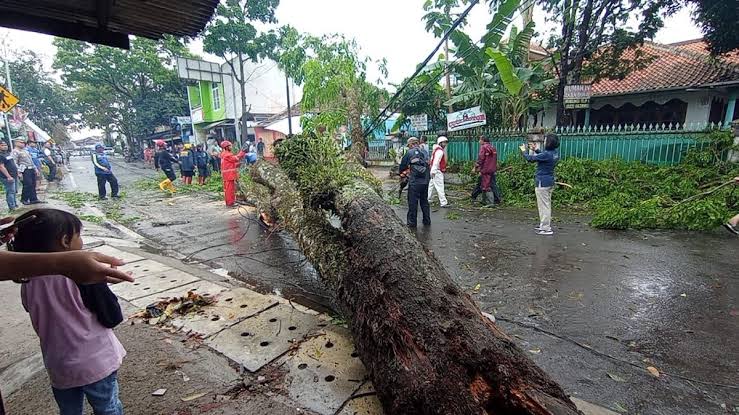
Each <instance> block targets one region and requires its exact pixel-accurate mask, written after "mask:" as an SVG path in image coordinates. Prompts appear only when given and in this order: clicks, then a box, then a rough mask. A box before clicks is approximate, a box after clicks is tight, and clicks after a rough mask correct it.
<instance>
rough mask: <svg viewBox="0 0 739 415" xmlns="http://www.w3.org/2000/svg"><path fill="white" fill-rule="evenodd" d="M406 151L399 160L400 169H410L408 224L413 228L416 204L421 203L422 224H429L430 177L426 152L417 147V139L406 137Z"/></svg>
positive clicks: (416, 216) (416, 209)
mask: <svg viewBox="0 0 739 415" xmlns="http://www.w3.org/2000/svg"><path fill="white" fill-rule="evenodd" d="M408 149H409V150H408V153H406V154H405V156H403V160H401V162H400V167H399V170H400V171H404V170H405V169H410V172H409V174H408V217H407V220H408V226H410V227H411V228H415V227H416V225H417V221H418V205H419V204H420V205H421V213H422V214H423V224H424V225H426V226H428V225H431V212H430V209H429V200H428V191H429V179H430V177H431V174H430V169H429V161H428V158H427V157H426V154H425V153H424V152H423V151H421V149H420V148H418V139H417V138H415V137H411V138H409V139H408Z"/></svg>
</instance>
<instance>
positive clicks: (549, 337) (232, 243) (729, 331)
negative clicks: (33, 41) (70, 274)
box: [73, 159, 739, 415]
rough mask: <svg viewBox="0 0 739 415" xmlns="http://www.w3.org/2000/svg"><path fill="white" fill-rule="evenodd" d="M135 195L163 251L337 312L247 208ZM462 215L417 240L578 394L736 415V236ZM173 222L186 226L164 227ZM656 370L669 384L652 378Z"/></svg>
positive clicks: (137, 172) (128, 204)
mask: <svg viewBox="0 0 739 415" xmlns="http://www.w3.org/2000/svg"><path fill="white" fill-rule="evenodd" d="M87 164H89V163H87V161H86V160H81V159H78V160H73V168H74V172H75V174H74V176H75V181H76V183H77V186H78V187H79V189H81V190H86V191H94V190H95V185H94V178H93V177H92V173H91V172H90V171H89V166H87V167H85V166H86V165H87ZM83 169H87V170H85V171H86V172H87V173H86V174H83ZM116 172H117V174H118V177H119V180H120V182H121V183H122V184H123V186H124V187H125V186H127V185H130V183H132V182H133V181H135V180H136V179H137V178H140V177H142V176H150V175H152V174H153V173H152V172H151V170H142V169H140V168H130V167H127V166H126V165H125V163H122V162H120V161H117V162H116ZM154 190H156V189H154ZM128 194H129V196H128V200H127V201H125V209H126V210H127V213H129V214H135V215H137V216H140V217H141V218H143V219H142V220H141V221H140V222H138V223H137V224H135V225H134V227H135V229H136V230H137V231H138V232H140V233H142V234H144V235H145V236H147V237H149V238H152V239H154V240H156V241H157V242H159V243H161V244H162V245H163V246H164V247H165V248H166V249H169V250H171V251H174V252H177V253H179V254H182V255H190V256H192V257H193V258H194V259H196V260H201V261H206V260H211V262H213V263H215V264H217V265H220V266H223V267H224V268H226V269H228V270H230V271H231V272H232V273H233V275H236V276H237V277H239V278H241V279H244V280H246V281H248V282H250V283H251V284H253V285H254V286H256V287H257V288H259V289H261V290H263V291H277V292H280V293H282V294H283V295H285V296H288V297H291V298H294V299H296V300H297V301H300V302H304V303H306V304H307V305H309V306H312V307H314V308H320V307H321V306H323V307H329V308H330V303H329V301H328V298H327V297H326V296H325V289H324V288H323V287H322V286H321V284H320V283H319V282H318V281H317V279H316V277H315V275H314V274H313V273H311V270H310V267H309V266H306V265H305V263H304V261H303V260H302V257H301V256H300V255H299V253H298V252H296V251H295V250H294V246H293V245H292V243H291V241H290V240H288V239H285V238H283V237H281V236H280V235H268V234H266V233H265V232H264V231H263V230H261V229H260V228H259V227H258V226H257V225H255V224H254V223H253V222H252V221H250V220H248V219H247V217H249V214H248V213H247V212H246V211H244V210H226V209H225V207H223V205H222V203H223V202H222V201H220V200H216V199H213V198H212V197H211V196H209V195H207V194H204V193H197V194H190V195H187V196H176V197H175V198H167V197H163V196H162V195H161V194H160V193H158V192H156V191H150V192H143V193H138V194H134V192H133V191H131V190H129V192H128ZM396 210H397V212H398V214H399V215H401V216H404V215H405V210H404V208H402V207H398V208H397V209H396ZM458 212H459V213H460V215H461V217H462V219H460V220H449V219H446V212H445V211H443V210H441V211H436V212H434V213H433V222H434V224H433V226H432V227H431V228H430V229H427V230H424V229H423V228H421V229H420V230H419V234H418V237H419V239H421V240H422V242H424V244H426V245H427V247H428V248H429V249H431V250H432V251H433V252H434V253H435V254H436V255H437V256H439V258H440V259H441V261H442V263H443V264H444V266H445V267H447V269H448V270H449V271H450V273H451V274H452V275H453V277H454V278H455V280H456V281H457V282H458V283H459V284H460V285H461V286H462V287H463V288H465V289H466V290H468V292H470V294H471V295H472V296H473V297H474V298H475V299H476V300H477V301H478V303H479V304H480V306H481V308H482V309H483V310H484V311H487V312H491V313H493V314H495V315H496V316H497V317H498V318H499V323H500V325H501V326H502V327H503V328H504V329H505V330H506V331H507V332H508V333H510V334H512V335H514V336H516V337H517V338H518V339H519V340H520V343H521V345H522V347H523V348H524V349H525V350H528V351H530V352H529V353H530V354H531V357H532V358H533V359H534V360H535V361H536V362H537V363H538V364H539V365H541V366H542V367H543V368H544V369H546V370H547V371H548V372H550V373H552V374H553V376H554V377H555V378H556V379H558V380H559V381H560V382H562V384H563V385H564V386H565V388H566V389H567V391H568V392H569V393H571V394H573V395H574V396H577V397H580V398H583V399H586V400H589V401H593V402H597V403H599V404H601V405H603V406H606V407H610V408H613V409H618V410H623V411H624V412H625V413H630V414H632V413H633V414H665V415H667V414H670V415H672V414H725V413H727V411H728V412H729V413H731V412H732V411H739V409H735V408H737V407H739V400H738V399H737V396H739V393H738V392H737V389H736V384H737V373H739V364H738V363H737V362H738V361H739V352H738V351H737V350H739V349H737V348H736V347H734V346H732V345H736V344H739V307H737V295H738V294H739V288H737V284H736V279H737V275H739V274H738V273H737V269H738V268H739V259H738V258H737V255H736V252H737V248H738V247H739V240H737V239H736V238H733V237H731V235H728V234H724V233H720V232H717V233H715V234H714V233H682V232H636V231H629V232H605V231H599V230H594V229H591V228H590V227H588V226H587V224H586V222H587V219H586V218H580V217H564V218H560V220H559V223H558V227H557V229H556V231H557V234H556V235H555V236H554V237H550V238H543V237H538V236H536V235H534V234H533V231H532V229H531V227H532V226H533V224H534V223H535V219H534V216H535V214H534V213H533V212H528V211H511V210H500V211H491V212H482V213H481V212H479V211H471V212H467V211H458ZM555 214H557V212H555ZM173 220H181V221H187V223H184V224H183V223H181V224H178V225H169V226H160V227H154V226H153V224H154V223H155V222H167V221H170V222H171V221H173ZM478 284H479V288H478V287H477V286H478ZM476 288H478V289H476ZM547 332H548V333H550V334H546V333H547ZM648 366H652V367H655V368H657V369H658V370H659V371H660V372H662V373H663V375H662V376H661V377H660V378H654V377H652V376H651V375H649V374H648V372H647V371H646V370H645V368H646V367H648ZM665 373H667V374H665ZM720 385H724V386H720ZM727 385H728V386H731V385H734V388H731V387H727ZM722 405H724V406H723V407H722Z"/></svg>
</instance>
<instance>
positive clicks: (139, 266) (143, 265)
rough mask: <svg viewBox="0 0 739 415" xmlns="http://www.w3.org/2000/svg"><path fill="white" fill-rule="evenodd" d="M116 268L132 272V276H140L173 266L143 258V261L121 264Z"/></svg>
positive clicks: (167, 269)
mask: <svg viewBox="0 0 739 415" xmlns="http://www.w3.org/2000/svg"><path fill="white" fill-rule="evenodd" d="M118 269H120V270H121V271H124V272H132V273H133V277H134V278H142V277H146V276H149V275H152V274H155V273H160V272H164V271H171V270H173V269H174V268H172V267H170V266H167V265H164V264H162V263H160V262H156V261H152V260H151V259H145V260H143V261H138V262H134V263H132V264H126V265H123V266H121V267H118Z"/></svg>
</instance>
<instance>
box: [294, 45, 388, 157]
mask: <svg viewBox="0 0 739 415" xmlns="http://www.w3.org/2000/svg"><path fill="white" fill-rule="evenodd" d="M303 45H304V49H305V50H306V53H307V58H306V60H305V63H304V64H303V66H302V76H303V79H304V82H305V86H304V88H303V102H302V107H303V112H304V113H311V114H313V116H312V117H304V120H305V121H304V129H308V130H313V131H316V132H320V131H325V132H327V133H329V134H335V133H337V132H338V130H339V127H341V126H347V127H348V128H349V132H350V134H351V139H352V152H353V153H354V154H355V155H356V156H360V157H361V156H363V155H364V152H365V150H366V148H367V143H366V139H365V137H364V130H363V128H364V123H363V122H362V120H363V118H369V117H374V116H376V115H377V114H378V113H379V107H380V104H381V103H382V102H383V101H385V100H386V99H387V92H386V91H385V90H384V89H382V88H380V87H378V86H377V85H375V84H373V83H370V82H369V81H367V66H368V64H370V63H373V62H374V63H378V66H379V70H380V72H381V73H382V74H383V75H384V76H387V70H386V68H385V65H384V61H380V62H375V61H372V59H370V58H369V57H362V56H360V53H359V50H358V47H357V44H356V42H355V41H354V40H347V39H346V38H344V37H343V36H339V35H331V36H324V37H321V38H315V37H308V38H306V39H305V41H304V42H303Z"/></svg>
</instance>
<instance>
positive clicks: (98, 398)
mask: <svg viewBox="0 0 739 415" xmlns="http://www.w3.org/2000/svg"><path fill="white" fill-rule="evenodd" d="M51 389H52V391H53V392H54V399H56V403H57V405H59V413H60V415H83V414H84V413H85V411H84V406H85V401H84V398H85V397H87V402H89V403H90V406H92V410H93V413H94V414H95V415H123V404H122V403H121V401H120V399H118V376H117V372H113V373H112V374H110V376H108V377H107V378H105V379H102V380H99V381H97V382H95V383H91V384H89V385H85V386H80V387H77V388H71V389H56V388H51Z"/></svg>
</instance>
